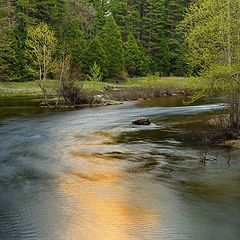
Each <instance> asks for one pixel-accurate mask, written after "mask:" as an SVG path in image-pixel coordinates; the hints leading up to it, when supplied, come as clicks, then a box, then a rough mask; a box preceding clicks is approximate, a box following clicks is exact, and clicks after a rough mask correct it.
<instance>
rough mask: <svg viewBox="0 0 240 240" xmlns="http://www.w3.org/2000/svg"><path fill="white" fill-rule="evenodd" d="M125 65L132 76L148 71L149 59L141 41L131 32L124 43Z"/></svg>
mask: <svg viewBox="0 0 240 240" xmlns="http://www.w3.org/2000/svg"><path fill="white" fill-rule="evenodd" d="M124 49H125V51H124V55H125V67H126V70H127V72H128V74H129V76H130V77H132V76H141V75H144V74H145V73H146V70H147V64H148V62H147V61H148V59H147V57H146V52H145V51H144V48H143V46H141V43H140V42H139V41H137V40H136V38H135V37H134V36H133V35H132V34H130V35H129V36H128V38H127V42H126V43H125V44H124Z"/></svg>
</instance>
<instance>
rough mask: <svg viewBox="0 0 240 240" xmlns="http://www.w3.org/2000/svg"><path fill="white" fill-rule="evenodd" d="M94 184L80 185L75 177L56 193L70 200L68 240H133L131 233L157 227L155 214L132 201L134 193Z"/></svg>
mask: <svg viewBox="0 0 240 240" xmlns="http://www.w3.org/2000/svg"><path fill="white" fill-rule="evenodd" d="M114 182H115V178H114ZM94 184H95V185H92V184H91V183H90V184H86V183H84V184H83V185H81V183H80V182H79V181H78V179H77V178H76V177H73V178H69V179H67V180H65V181H63V182H61V183H60V184H59V191H60V192H61V193H62V194H64V195H65V197H66V198H69V199H71V202H72V201H73V202H72V204H71V205H70V206H69V207H67V208H66V209H65V211H66V215H68V216H70V217H69V218H68V219H67V221H66V223H65V226H64V236H68V239H83V240H88V239H96V240H135V239H138V238H136V236H134V234H133V233H134V232H136V233H138V234H139V233H140V232H141V231H143V228H144V226H154V225H155V224H156V221H157V219H156V214H155V213H154V211H153V210H152V209H151V208H150V207H147V206H144V205H142V204H141V203H139V202H137V201H135V199H134V197H133V198H131V195H132V194H133V195H134V193H133V192H131V191H129V190H128V189H127V188H124V189H123V188H118V189H117V191H116V189H114V188H115V186H114V183H113V184H111V183H110V182H109V181H108V183H107V185H105V186H102V187H101V186H100V185H98V183H94ZM108 194H109V195H108ZM136 226H137V228H138V229H136Z"/></svg>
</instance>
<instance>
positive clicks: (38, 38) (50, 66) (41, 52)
mask: <svg viewBox="0 0 240 240" xmlns="http://www.w3.org/2000/svg"><path fill="white" fill-rule="evenodd" d="M56 44H57V41H56V38H55V36H54V32H53V31H51V30H50V28H49V26H48V25H47V24H46V23H40V24H39V25H37V26H36V27H33V26H31V27H29V28H28V29H27V46H28V51H29V55H30V57H31V59H32V62H33V64H32V68H31V71H32V72H33V73H34V74H36V73H37V72H38V84H39V87H40V88H41V90H42V92H43V95H44V100H45V103H46V104H47V106H49V102H48V93H47V86H46V80H47V76H48V74H49V73H50V72H51V71H53V70H54V69H55V67H56V61H55V59H54V56H53V55H54V51H55V50H56Z"/></svg>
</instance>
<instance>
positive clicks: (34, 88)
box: [0, 76, 189, 97]
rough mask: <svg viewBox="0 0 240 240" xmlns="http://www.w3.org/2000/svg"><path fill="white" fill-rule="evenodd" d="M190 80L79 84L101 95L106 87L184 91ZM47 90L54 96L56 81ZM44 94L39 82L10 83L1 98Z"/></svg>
mask: <svg viewBox="0 0 240 240" xmlns="http://www.w3.org/2000/svg"><path fill="white" fill-rule="evenodd" d="M188 82H189V79H188V78H182V77H164V78H155V77H152V76H150V77H149V76H148V77H136V78H129V79H128V80H127V81H125V82H123V83H121V84H116V83H115V82H114V81H108V82H90V81H79V82H77V84H79V85H81V84H83V86H84V88H85V89H86V91H87V92H91V93H96V94H101V93H104V92H106V90H105V89H104V87H107V86H110V87H112V88H116V89H119V88H120V89H121V88H128V87H133V86H138V87H148V86H150V87H152V86H155V85H156V86H159V85H163V86H164V87H169V88H178V89H184V88H186V87H187V86H188ZM47 88H48V89H49V94H50V95H54V92H55V91H54V89H55V81H53V80H48V81H47ZM41 95H42V92H41V90H40V88H39V86H38V83H37V81H29V82H10V83H4V84H3V83H0V97H18V96H26V97H30V96H33V97H37V96H41Z"/></svg>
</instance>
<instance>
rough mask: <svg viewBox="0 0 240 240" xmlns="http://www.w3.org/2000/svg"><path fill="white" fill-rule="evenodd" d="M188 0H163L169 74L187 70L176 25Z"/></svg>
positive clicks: (177, 73) (185, 54) (178, 73)
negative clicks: (168, 53)
mask: <svg viewBox="0 0 240 240" xmlns="http://www.w3.org/2000/svg"><path fill="white" fill-rule="evenodd" d="M188 4H189V1H188V0H171V1H169V0H164V7H163V13H164V21H163V23H164V24H163V27H164V35H165V36H166V41H167V43H168V48H169V51H170V56H169V57H170V66H171V68H170V69H169V74H174V75H183V74H184V72H185V73H186V72H188V69H187V68H188V66H187V61H188V60H187V58H188V56H187V49H186V48H184V45H183V40H182V38H181V36H180V34H179V32H178V25H179V23H180V22H181V21H182V20H183V18H184V15H185V12H186V9H187V6H188Z"/></svg>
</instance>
